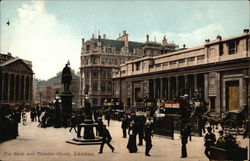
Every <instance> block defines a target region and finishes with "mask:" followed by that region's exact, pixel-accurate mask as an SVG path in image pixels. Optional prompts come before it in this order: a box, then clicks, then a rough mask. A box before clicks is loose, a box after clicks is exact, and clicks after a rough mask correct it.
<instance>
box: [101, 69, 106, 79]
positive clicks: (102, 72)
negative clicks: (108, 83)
mask: <svg viewBox="0 0 250 161" xmlns="http://www.w3.org/2000/svg"><path fill="white" fill-rule="evenodd" d="M101 78H106V72H105V70H102V71H101Z"/></svg>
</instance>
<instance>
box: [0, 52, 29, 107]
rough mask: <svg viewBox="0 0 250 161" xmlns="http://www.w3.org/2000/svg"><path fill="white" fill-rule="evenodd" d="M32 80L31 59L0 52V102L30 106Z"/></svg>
mask: <svg viewBox="0 0 250 161" xmlns="http://www.w3.org/2000/svg"><path fill="white" fill-rule="evenodd" d="M32 82H33V71H32V64H31V61H27V60H23V59H20V58H18V57H13V56H11V54H10V53H8V54H1V53H0V104H9V105H11V106H16V105H22V106H25V105H26V106H30V105H31V102H32Z"/></svg>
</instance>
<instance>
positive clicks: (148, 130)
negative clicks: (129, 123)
mask: <svg viewBox="0 0 250 161" xmlns="http://www.w3.org/2000/svg"><path fill="white" fill-rule="evenodd" d="M144 136H145V137H144V140H145V142H146V149H145V155H146V156H150V154H149V151H150V149H151V148H152V140H151V136H152V126H151V124H150V123H146V124H145V127H144Z"/></svg>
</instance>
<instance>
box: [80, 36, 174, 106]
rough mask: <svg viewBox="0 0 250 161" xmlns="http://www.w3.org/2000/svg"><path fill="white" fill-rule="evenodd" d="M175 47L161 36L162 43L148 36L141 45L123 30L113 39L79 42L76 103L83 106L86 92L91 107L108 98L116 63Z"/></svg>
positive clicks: (117, 66) (153, 54)
mask: <svg viewBox="0 0 250 161" xmlns="http://www.w3.org/2000/svg"><path fill="white" fill-rule="evenodd" d="M176 48H178V46H176V45H175V44H173V43H168V42H167V40H166V38H165V37H164V39H163V41H162V44H161V43H157V42H155V41H154V42H153V41H149V36H148V35H147V40H146V42H145V43H144V42H133V41H129V38H128V34H127V33H126V31H123V35H122V36H119V37H118V38H117V40H111V39H107V38H106V35H103V37H101V36H100V35H99V36H98V38H97V39H96V38H94V36H93V37H92V39H90V40H87V41H86V42H85V41H84V39H82V50H81V67H80V75H81V79H80V104H81V105H83V98H84V94H86V93H87V94H88V96H89V100H90V102H91V104H92V105H94V106H96V105H102V103H103V101H104V100H105V99H106V98H109V97H112V93H113V88H112V70H113V69H118V68H119V66H120V64H123V63H125V62H127V61H128V60H135V59H138V58H141V57H144V56H155V55H160V54H162V53H166V52H172V51H174V50H176ZM135 70H136V69H135Z"/></svg>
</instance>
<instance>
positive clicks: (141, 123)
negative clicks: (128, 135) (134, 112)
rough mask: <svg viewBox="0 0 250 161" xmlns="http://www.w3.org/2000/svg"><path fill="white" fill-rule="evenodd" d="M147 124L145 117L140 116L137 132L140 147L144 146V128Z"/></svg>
mask: <svg viewBox="0 0 250 161" xmlns="http://www.w3.org/2000/svg"><path fill="white" fill-rule="evenodd" d="M145 123H146V117H145V116H143V115H142V116H139V117H138V120H137V124H136V125H137V127H136V129H137V132H138V137H139V143H138V145H140V146H141V145H143V137H144V136H143V128H144V125H145Z"/></svg>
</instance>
